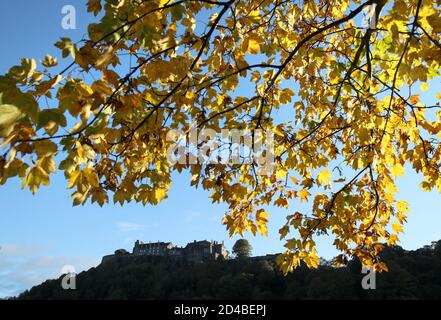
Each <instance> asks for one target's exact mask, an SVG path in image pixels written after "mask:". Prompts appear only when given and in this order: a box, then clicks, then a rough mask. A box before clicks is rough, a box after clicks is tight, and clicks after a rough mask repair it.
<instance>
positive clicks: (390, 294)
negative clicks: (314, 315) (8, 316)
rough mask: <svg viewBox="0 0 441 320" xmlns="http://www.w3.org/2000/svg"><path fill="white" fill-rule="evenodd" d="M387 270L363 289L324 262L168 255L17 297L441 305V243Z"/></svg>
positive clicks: (392, 259)
mask: <svg viewBox="0 0 441 320" xmlns="http://www.w3.org/2000/svg"><path fill="white" fill-rule="evenodd" d="M382 258H383V260H384V261H385V262H386V263H387V265H388V267H389V270H390V271H389V272H387V273H381V274H377V275H376V289H375V290H364V289H363V288H362V286H361V280H362V278H363V277H364V276H365V275H364V274H362V273H361V265H360V263H359V262H358V261H357V259H353V260H352V261H350V262H349V263H348V265H347V266H346V267H342V268H333V267H331V266H330V265H328V264H326V263H324V264H322V265H321V266H320V267H319V268H318V269H316V270H310V269H307V268H306V267H300V268H298V269H296V270H295V271H294V272H293V273H292V274H289V275H287V276H283V275H282V274H281V273H280V272H279V271H278V270H277V267H276V265H275V263H274V262H273V261H269V260H259V259H255V258H254V259H253V258H251V259H250V258H245V259H234V260H227V261H206V262H203V263H200V262H199V263H198V262H194V261H188V260H183V259H176V258H175V259H173V258H168V257H138V258H131V259H127V258H126V259H122V258H117V259H115V260H114V261H111V262H108V263H105V264H101V265H99V266H98V267H96V268H91V269H90V270H88V271H85V272H82V273H80V274H79V275H77V278H76V287H77V289H76V290H69V291H67V290H63V289H62V287H61V277H60V279H57V280H48V281H46V282H44V283H43V284H41V285H39V286H35V287H33V288H32V289H30V290H28V291H26V292H24V293H22V294H21V295H20V296H19V297H18V299H441V240H440V241H438V242H433V243H432V245H430V246H425V247H424V248H421V249H418V250H415V251H406V250H403V249H402V248H401V247H398V246H397V247H386V248H385V249H384V250H383V252H382Z"/></svg>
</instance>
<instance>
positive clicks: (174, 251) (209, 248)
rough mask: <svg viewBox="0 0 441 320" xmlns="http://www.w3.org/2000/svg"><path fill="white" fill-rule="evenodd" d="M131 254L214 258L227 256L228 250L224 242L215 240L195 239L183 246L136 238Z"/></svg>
mask: <svg viewBox="0 0 441 320" xmlns="http://www.w3.org/2000/svg"><path fill="white" fill-rule="evenodd" d="M133 255H138V256H139V255H145V256H166V255H167V256H177V257H187V258H205V259H213V260H216V259H217V258H219V257H221V256H222V257H223V258H224V259H226V258H228V250H227V248H226V247H225V246H224V243H223V242H222V243H218V242H217V241H211V242H210V241H207V240H202V241H196V240H194V241H193V242H190V243H188V244H187V245H186V246H185V247H177V246H174V245H173V244H172V243H171V242H150V243H143V242H142V241H139V240H137V241H136V242H135V246H134V247H133Z"/></svg>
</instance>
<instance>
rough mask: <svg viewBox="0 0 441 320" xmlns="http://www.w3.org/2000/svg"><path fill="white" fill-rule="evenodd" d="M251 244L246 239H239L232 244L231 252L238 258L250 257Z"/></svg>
mask: <svg viewBox="0 0 441 320" xmlns="http://www.w3.org/2000/svg"><path fill="white" fill-rule="evenodd" d="M251 250H252V247H251V244H250V243H249V242H248V240H247V239H239V240H237V241H236V243H235V244H234V245H233V254H234V255H235V256H236V258H238V259H243V258H249V257H251Z"/></svg>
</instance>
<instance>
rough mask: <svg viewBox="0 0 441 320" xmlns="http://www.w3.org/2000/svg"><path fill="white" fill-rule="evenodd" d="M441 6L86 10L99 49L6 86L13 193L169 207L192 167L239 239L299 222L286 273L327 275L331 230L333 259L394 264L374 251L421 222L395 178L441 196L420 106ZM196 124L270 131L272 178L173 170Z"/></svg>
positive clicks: (379, 1) (7, 78)
mask: <svg viewBox="0 0 441 320" xmlns="http://www.w3.org/2000/svg"><path fill="white" fill-rule="evenodd" d="M440 4H441V1H440V0H395V1H386V0H367V1H365V2H362V1H360V0H356V1H349V0H333V1H327V0H321V1H316V0H309V1H298V0H297V1H296V0H292V1H291V0H287V1H281V0H274V1H270V0H262V1H254V0H241V1H234V0H229V1H211V0H200V1H196V0H180V1H178V0H150V1H141V0H139V1H129V0H106V1H100V0H89V1H88V9H89V11H91V12H93V14H95V15H100V17H101V19H100V21H99V22H98V23H93V24H90V25H89V26H88V39H86V40H82V41H80V42H77V43H75V42H73V41H72V40H71V39H69V38H61V39H60V40H59V41H58V42H57V43H56V44H55V46H56V47H57V48H59V49H60V50H61V53H62V57H63V58H65V59H66V60H73V62H72V63H71V64H70V65H68V66H67V67H66V68H64V70H61V71H59V70H58V69H57V68H58V67H57V65H58V61H57V59H55V58H53V57H51V56H50V55H47V56H46V57H45V58H44V59H42V60H40V63H39V64H38V65H37V62H36V61H35V60H34V59H22V60H21V63H20V64H19V65H17V66H14V67H12V68H11V69H10V70H9V71H8V72H7V73H6V74H5V75H2V76H0V137H1V145H2V146H3V148H4V154H3V155H2V156H1V158H0V183H1V184H4V183H6V181H7V180H8V179H10V178H12V177H16V176H17V177H19V178H20V179H21V180H22V181H23V187H24V188H29V189H30V190H31V191H32V192H36V191H37V189H38V188H39V187H40V186H41V185H42V184H43V185H48V184H49V183H50V176H51V174H53V173H55V172H56V171H57V170H61V171H63V172H64V175H65V177H66V179H67V181H68V187H69V188H70V189H72V190H73V193H72V199H73V203H74V205H79V204H83V203H85V202H86V201H88V200H90V201H91V202H97V203H98V204H99V205H104V204H105V203H107V202H109V200H110V199H109V197H112V198H113V202H115V203H120V204H121V205H122V204H124V203H126V202H129V201H137V202H141V203H143V204H157V203H159V202H160V201H162V200H163V199H165V198H166V197H167V190H168V189H169V188H170V184H171V178H170V177H171V173H172V172H173V171H178V172H181V171H182V170H188V171H190V172H191V174H192V180H191V185H193V186H198V185H202V187H203V188H204V189H206V190H210V191H211V192H212V193H211V198H212V200H213V202H225V203H227V204H228V205H229V211H228V212H227V213H226V214H225V217H224V221H223V223H224V224H225V225H226V227H227V229H228V230H229V232H230V234H231V235H233V234H243V233H244V232H247V231H249V232H252V233H253V234H256V233H260V234H263V235H266V234H267V222H268V220H269V214H268V213H267V211H266V210H268V207H269V206H270V205H276V206H280V207H286V208H288V209H289V210H290V212H293V213H290V214H288V215H287V217H286V224H285V225H283V226H282V227H281V229H280V237H281V239H284V240H285V247H286V252H285V253H284V254H283V255H282V256H281V257H280V258H279V264H280V266H281V267H282V269H283V271H285V272H289V271H291V270H292V269H293V268H295V267H296V266H298V265H299V263H300V262H301V261H304V262H305V263H306V264H307V265H308V266H309V267H317V264H318V262H319V259H318V257H317V254H316V249H315V242H314V239H315V238H316V237H317V236H318V235H321V234H332V235H333V236H334V237H335V242H334V244H335V246H336V248H337V249H338V250H340V251H341V252H342V254H341V255H340V256H338V257H337V260H336V262H338V263H343V262H345V261H346V259H347V257H348V256H351V255H354V254H355V255H357V256H358V257H359V258H360V260H361V262H362V263H363V264H364V265H375V267H376V268H377V269H378V270H382V269H385V268H386V267H385V265H384V264H382V263H381V262H380V261H379V260H378V253H379V251H380V250H381V245H380V244H379V243H381V242H386V243H388V244H392V245H393V244H396V243H397V241H398V234H399V233H400V232H402V231H403V223H404V222H405V221H406V216H407V214H408V205H407V203H406V202H405V201H403V200H398V199H396V194H397V187H396V185H395V182H394V181H395V179H396V178H397V177H399V176H402V175H404V172H405V168H413V170H415V171H416V172H417V173H419V174H420V175H421V177H422V182H421V187H422V188H423V189H424V190H432V189H434V188H438V190H439V191H441V175H440V170H439V169H440V158H441V145H440V141H439V139H440V138H441V135H440V130H441V111H440V106H439V103H436V105H428V104H427V103H425V102H424V101H422V100H421V99H422V98H421V97H420V96H419V95H418V94H417V93H415V91H416V90H418V89H421V90H423V91H424V90H427V89H430V87H431V85H432V84H433V82H434V81H435V80H437V81H439V75H440V72H439V66H440V63H441V40H440V39H441V19H440V18H439V16H440ZM368 5H372V6H371V7H368V8H370V10H369V12H367V11H366V10H365V9H366V8H367V7H366V6H368ZM374 5H375V6H374ZM366 15H368V16H369V17H370V19H368V20H369V23H368V25H369V28H367V27H366V26H364V25H363V24H361V23H360V21H361V20H362V19H363V16H366ZM60 69H61V68H60ZM417 92H418V91H417ZM430 94H431V92H430ZM433 94H434V95H435V93H433ZM440 97H441V95H440V94H439V93H438V94H437V99H440ZM279 111H280V113H279V114H283V115H284V116H283V118H284V119H283V120H284V121H277V117H276V115H277V114H278V112H279ZM285 121H286V122H285ZM192 123H193V124H194V123H195V124H196V126H197V127H198V128H201V129H202V128H212V129H215V130H220V129H221V128H230V129H232V128H235V129H247V130H250V131H252V130H254V129H262V130H264V131H270V130H271V131H273V132H275V135H276V148H275V155H276V161H275V164H274V166H273V167H272V170H271V172H270V174H268V175H266V176H258V175H256V170H255V169H256V166H257V164H254V163H251V164H249V163H243V164H228V163H218V164H203V163H199V164H192V165H190V164H179V163H178V164H173V165H172V164H170V163H169V162H168V161H167V149H168V147H169V146H170V145H171V143H172V142H170V141H167V139H166V136H167V132H168V131H169V130H170V129H182V130H183V131H184V132H187V131H188V130H189V128H190V124H192ZM55 156H56V160H57V162H59V163H56V160H55ZM301 202H304V203H307V204H308V205H309V210H308V211H307V212H299V210H295V208H293V206H295V205H296V204H297V203H301ZM265 208H266V209H265Z"/></svg>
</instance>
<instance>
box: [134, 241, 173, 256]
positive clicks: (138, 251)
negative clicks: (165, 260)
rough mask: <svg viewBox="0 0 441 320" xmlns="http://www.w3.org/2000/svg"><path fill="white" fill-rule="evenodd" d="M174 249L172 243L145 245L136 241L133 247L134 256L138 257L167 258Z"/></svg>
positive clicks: (150, 243)
mask: <svg viewBox="0 0 441 320" xmlns="http://www.w3.org/2000/svg"><path fill="white" fill-rule="evenodd" d="M172 248H173V244H172V243H171V242H159V241H158V242H149V243H144V242H142V241H139V240H136V242H135V246H134V247H133V254H134V255H137V256H142V255H144V256H165V255H167V254H168V253H169V251H170V250H171V249H172Z"/></svg>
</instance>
